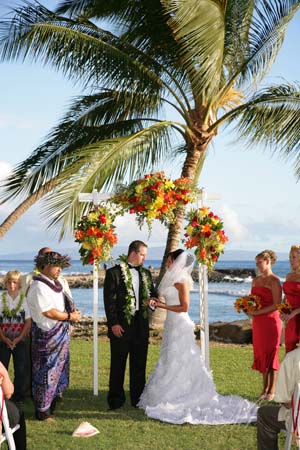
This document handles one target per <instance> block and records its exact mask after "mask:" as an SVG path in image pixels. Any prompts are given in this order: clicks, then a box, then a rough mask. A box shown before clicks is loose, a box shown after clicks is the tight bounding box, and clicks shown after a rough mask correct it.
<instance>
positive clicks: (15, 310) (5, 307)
mask: <svg viewBox="0 0 300 450" xmlns="http://www.w3.org/2000/svg"><path fill="white" fill-rule="evenodd" d="M24 298H25V294H24V293H23V292H21V293H20V300H19V301H18V304H17V306H16V307H15V308H12V309H11V310H10V309H9V308H8V305H7V295H6V292H3V293H2V314H3V315H4V316H5V317H9V318H10V319H11V318H13V317H16V316H17V314H18V312H19V311H20V310H21V308H22V305H23V301H24Z"/></svg>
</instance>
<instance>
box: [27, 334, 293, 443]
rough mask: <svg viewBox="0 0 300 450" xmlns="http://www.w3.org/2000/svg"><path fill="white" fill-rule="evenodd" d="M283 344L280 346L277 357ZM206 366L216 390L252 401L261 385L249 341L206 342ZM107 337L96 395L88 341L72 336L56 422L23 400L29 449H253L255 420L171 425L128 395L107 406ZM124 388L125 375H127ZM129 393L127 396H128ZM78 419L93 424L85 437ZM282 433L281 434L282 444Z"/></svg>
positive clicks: (153, 349) (154, 353)
mask: <svg viewBox="0 0 300 450" xmlns="http://www.w3.org/2000/svg"><path fill="white" fill-rule="evenodd" d="M159 349H160V346H159V345H158V344H151V345H150V347H149V357H148V367H147V369H148V374H149V373H150V371H151V370H152V369H153V367H154V365H155V362H156V360H157V358H158V354H159ZM282 357H283V350H281V358H282ZM210 359H211V368H212V370H213V376H214V381H215V383H216V385H217V390H218V392H219V393H220V394H239V395H241V396H243V397H246V398H248V399H249V400H252V401H255V400H256V399H257V397H258V395H259V394H260V391H261V375H260V374H258V373H257V372H255V371H253V370H251V369H250V366H251V362H252V346H228V345H226V346H225V345H218V346H216V345H211V348H210ZM109 360H110V356H109V343H108V342H107V341H103V340H101V341H99V396H98V397H96V396H94V395H93V343H92V342H91V341H83V340H73V341H72V344H71V382H70V388H69V389H68V390H67V391H65V393H64V400H63V401H62V402H61V403H58V405H57V410H56V419H57V420H56V422H55V423H44V422H39V421H37V420H35V418H34V409H33V405H32V402H31V400H30V399H27V400H26V404H25V415H26V423H27V441H28V450H77V449H80V450H89V449H90V450H98V449H99V450H100V449H101V450H102V449H103V450H110V449H112V450H131V449H134V450H148V449H149V450H159V449H162V450H175V449H178V450H183V449H184V450H185V449H189V450H193V449H197V450H221V449H222V450H255V449H256V427H255V425H220V426H204V425H188V424H185V425H170V424H167V423H162V422H159V421H155V420H151V419H148V418H147V417H146V416H145V415H144V412H143V411H142V410H139V409H134V408H132V407H131V406H130V404H129V401H128V403H126V405H125V407H124V408H122V409H120V410H117V411H107V404H106V395H107V389H108V375H109ZM126 389H128V377H127V378H126ZM127 398H128V396H127ZM82 421H88V422H90V423H91V424H92V425H94V426H95V427H97V428H98V430H99V431H100V434H98V435H96V436H93V437H90V438H86V439H84V438H72V436H71V435H72V432H73V431H74V430H75V428H76V427H77V426H78V425H79V424H80V422H82ZM283 443H284V436H282V437H281V438H280V445H281V448H283Z"/></svg>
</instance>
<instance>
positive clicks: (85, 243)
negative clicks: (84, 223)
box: [81, 242, 92, 250]
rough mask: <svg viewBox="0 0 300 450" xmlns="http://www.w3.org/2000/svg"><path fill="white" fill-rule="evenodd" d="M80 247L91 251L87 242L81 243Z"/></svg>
mask: <svg viewBox="0 0 300 450" xmlns="http://www.w3.org/2000/svg"><path fill="white" fill-rule="evenodd" d="M81 245H82V248H84V249H85V250H91V249H92V245H91V244H90V243H89V242H83V243H82V244H81Z"/></svg>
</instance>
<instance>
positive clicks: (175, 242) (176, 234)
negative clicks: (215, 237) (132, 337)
mask: <svg viewBox="0 0 300 450" xmlns="http://www.w3.org/2000/svg"><path fill="white" fill-rule="evenodd" d="M208 144H209V142H207V143H205V144H203V145H201V146H198V147H197V148H196V149H193V150H192V151H188V152H187V156H186V159H185V162H184V165H183V168H182V172H181V176H182V177H186V178H189V179H190V180H192V182H193V183H194V184H196V182H197V180H198V178H199V176H200V173H201V170H202V167H203V163H204V160H205V156H206V152H205V150H206V148H207V146H208ZM184 211H185V208H178V209H177V210H176V212H175V221H174V223H172V224H171V225H170V226H169V232H168V236H167V242H166V247H165V252H164V256H163V260H162V264H161V267H160V272H159V276H158V279H157V286H158V284H159V282H160V280H161V279H162V277H163V275H164V273H165V271H166V262H167V258H168V254H169V253H170V252H172V251H173V250H176V249H177V248H178V246H179V242H180V238H181V231H182V224H183V219H184ZM166 315H167V311H166V310H165V309H162V308H157V309H156V310H155V311H154V312H152V313H151V316H150V328H152V329H162V328H163V324H164V321H165V319H166Z"/></svg>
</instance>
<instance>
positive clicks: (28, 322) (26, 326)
mask: <svg viewBox="0 0 300 450" xmlns="http://www.w3.org/2000/svg"><path fill="white" fill-rule="evenodd" d="M30 327H31V318H28V319H26V320H25V322H24V327H23V330H22V331H21V333H20V334H19V336H17V337H15V339H14V340H13V341H12V348H14V347H15V346H16V345H17V344H18V343H19V342H21V341H22V339H23V338H24V337H25V336H27V334H28V333H29V330H30Z"/></svg>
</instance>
